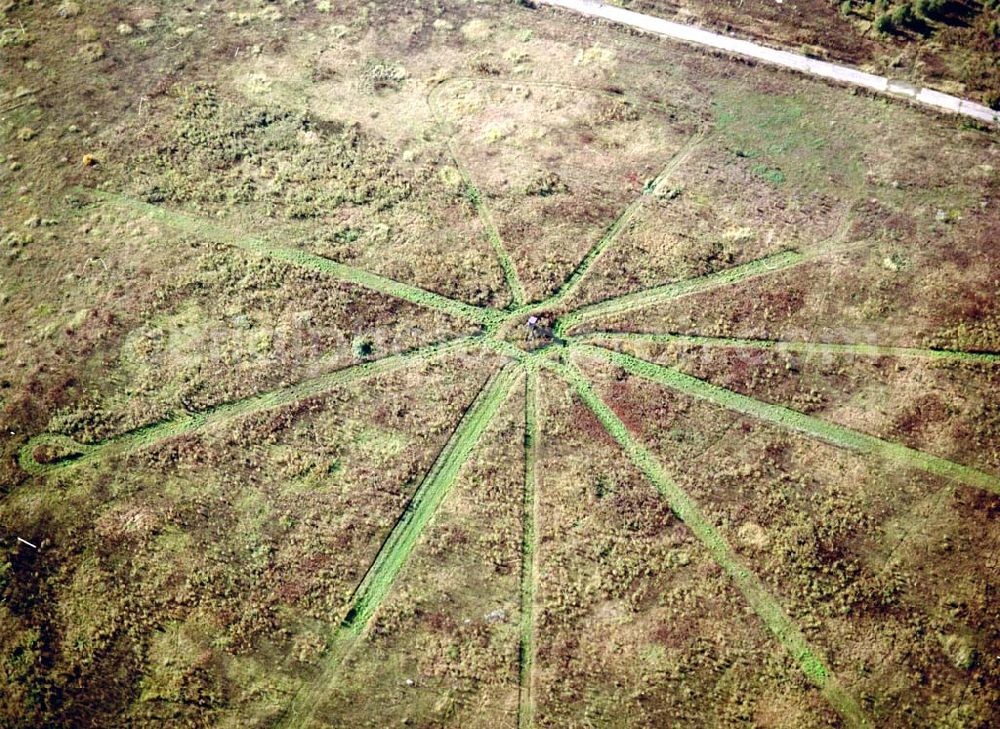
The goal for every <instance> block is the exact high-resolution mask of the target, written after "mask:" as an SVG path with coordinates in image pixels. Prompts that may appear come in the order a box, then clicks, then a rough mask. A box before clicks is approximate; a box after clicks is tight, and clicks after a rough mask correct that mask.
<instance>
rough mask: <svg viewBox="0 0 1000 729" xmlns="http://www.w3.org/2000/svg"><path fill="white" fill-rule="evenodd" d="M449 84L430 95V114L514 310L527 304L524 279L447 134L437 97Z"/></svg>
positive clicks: (440, 86)
mask: <svg viewBox="0 0 1000 729" xmlns="http://www.w3.org/2000/svg"><path fill="white" fill-rule="evenodd" d="M446 84H447V82H444V83H441V84H438V85H437V86H435V87H434V88H433V89H431V90H430V92H429V93H428V94H427V106H428V107H430V110H431V113H432V114H433V115H434V118H435V120H436V121H437V124H438V128H439V129H440V131H441V133H442V134H443V135H444V137H445V144H446V145H447V146H448V154H449V155H450V156H451V159H452V161H453V162H454V163H455V167H456V168H457V169H458V172H459V174H461V175H462V182H463V184H464V185H465V193H466V197H467V198H468V200H469V202H471V203H472V206H473V207H474V208H475V209H476V214H477V215H479V219H480V220H482V221H483V226H484V227H485V228H486V235H487V237H488V238H489V240H490V245H491V246H493V251H494V253H495V254H496V257H497V260H498V261H499V262H500V267H501V268H502V269H503V277H504V280H505V281H506V282H507V288H508V289H510V294H511V297H512V299H513V303H514V306H521V305H522V304H524V302H525V299H526V294H525V292H524V286H523V284H522V283H521V279H520V278H519V277H518V275H517V268H516V267H515V266H514V261H513V259H511V257H510V254H509V253H508V252H507V249H506V248H505V247H504V244H503V239H502V238H501V237H500V231H499V230H497V226H496V224H495V223H494V222H493V214H492V212H490V208H489V205H487V204H486V201H485V200H484V199H483V194H482V192H481V191H480V190H479V188H478V187H476V185H475V183H473V181H472V175H470V174H469V171H468V170H467V169H466V168H465V165H463V164H462V162H461V160H460V159H459V157H458V153H457V152H456V150H455V145H454V143H453V141H452V138H451V135H450V134H448V132H447V127H446V124H447V120H446V119H445V118H444V114H443V113H441V110H440V108H439V107H438V104H437V95H438V93H439V92H440V91H441V89H443V88H444V87H445V85H446Z"/></svg>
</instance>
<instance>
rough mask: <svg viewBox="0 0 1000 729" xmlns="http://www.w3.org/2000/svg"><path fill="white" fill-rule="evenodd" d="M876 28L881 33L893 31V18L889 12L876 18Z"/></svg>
mask: <svg viewBox="0 0 1000 729" xmlns="http://www.w3.org/2000/svg"><path fill="white" fill-rule="evenodd" d="M874 27H875V30H876V31H877V32H879V33H891V32H892V18H890V17H889V14H888V13H882V14H881V15H880V16H878V17H877V18H875V26H874Z"/></svg>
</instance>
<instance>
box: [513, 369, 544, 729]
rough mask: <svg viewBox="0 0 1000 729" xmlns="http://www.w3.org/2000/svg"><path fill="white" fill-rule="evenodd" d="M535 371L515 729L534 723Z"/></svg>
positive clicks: (527, 390)
mask: <svg viewBox="0 0 1000 729" xmlns="http://www.w3.org/2000/svg"><path fill="white" fill-rule="evenodd" d="M538 437H539V435H538V369H537V367H535V366H534V364H533V363H532V364H531V365H529V366H527V367H525V378H524V489H523V493H522V517H521V520H522V521H521V525H522V541H521V620H520V642H519V645H518V685H519V693H520V696H519V700H518V708H517V726H518V729H529V727H531V726H532V725H533V723H534V721H533V720H534V699H533V691H532V671H531V669H532V666H533V664H534V660H535V580H536V579H537V575H538V553H537V548H538V536H537V529H538V502H537V497H536V490H537V484H538V480H537V477H538V474H537V464H538Z"/></svg>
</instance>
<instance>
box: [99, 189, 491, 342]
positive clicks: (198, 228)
mask: <svg viewBox="0 0 1000 729" xmlns="http://www.w3.org/2000/svg"><path fill="white" fill-rule="evenodd" d="M81 192H85V193H87V194H89V195H91V196H93V197H95V198H97V199H99V200H103V201H105V202H109V203H113V204H115V205H118V206H120V207H124V208H128V209H131V210H135V211H136V212H138V213H141V214H142V215H145V216H147V217H149V218H152V219H154V220H159V221H160V222H162V223H164V224H165V225H168V226H170V227H171V228H175V229H177V230H181V231H184V232H186V233H194V234H196V235H199V236H202V237H204V238H207V239H209V240H214V241H216V242H218V243H224V244H226V245H231V246H233V247H235V248H240V249H242V250H245V251H249V252H251V253H255V254H257V255H260V256H264V257H266V258H270V259H272V260H275V261H281V262H283V263H290V264H292V265H294V266H299V267H301V268H306V269H310V270H312V271H319V272H320V273H324V274H327V275H329V276H331V277H333V278H335V279H337V280H338V281H343V282H345V283H350V284H355V285H356V286H361V287H364V288H366V289H371V290H372V291H377V292H379V293H381V294H386V295H388V296H393V297H395V298H397V299H404V300H405V301H409V302H411V303H413V304H417V305H419V306H425V307H429V308H432V309H438V310H440V311H443V312H446V313H448V314H452V315H454V316H457V317H461V318H463V319H468V320H470V321H474V322H477V323H479V324H484V325H490V324H492V323H494V322H497V321H499V319H500V318H501V315H500V313H499V312H497V311H495V310H492V309H486V308H482V307H478V306H472V305H471V304H466V303H465V302H463V301H458V300H456V299H452V298H449V297H447V296H442V295H441V294H436V293H434V292H433V291H427V290H426V289H422V288H420V287H418V286H413V285H412V284H407V283H403V282H401V281H395V280H393V279H391V278H386V277H385V276H379V275H378V274H376V273H371V272H369V271H365V270H363V269H360V268H354V267H353V266H348V265H345V264H343V263H337V262H336V261H333V260H331V259H329V258H324V257H323V256H317V255H316V254H314V253H308V252H306V251H302V250H298V249H296V248H285V247H282V246H276V245H272V244H270V243H268V242H267V241H263V240H260V239H257V238H247V237H243V236H240V235H237V234H235V233H233V232H231V231H229V230H226V229H224V228H221V227H219V226H218V225H215V224H213V223H212V222H210V221H208V220H205V219H204V218H199V217H196V216H193V215H187V214H185V213H178V212H175V211H172V210H167V209H166V208H163V207H161V206H159V205H151V204H150V203H145V202H142V201H140V200H135V199H134V198H130V197H126V196H124V195H118V194H115V193H110V192H105V191H103V190H95V189H91V188H86V189H82V190H81Z"/></svg>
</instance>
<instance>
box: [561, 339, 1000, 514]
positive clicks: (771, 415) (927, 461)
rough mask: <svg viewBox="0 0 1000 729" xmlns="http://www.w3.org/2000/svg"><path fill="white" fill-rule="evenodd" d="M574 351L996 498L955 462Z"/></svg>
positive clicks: (633, 362) (670, 371)
mask: <svg viewBox="0 0 1000 729" xmlns="http://www.w3.org/2000/svg"><path fill="white" fill-rule="evenodd" d="M575 349H576V350H577V351H580V352H585V353H587V354H591V355H594V356H596V357H600V358H602V359H604V360H606V361H608V362H611V363H613V364H616V365H618V366H619V367H622V368H623V369H625V370H626V371H628V372H630V373H632V374H634V375H638V376H639V377H643V378H645V379H647V380H651V381H652V382H657V383H659V384H661V385H665V386H666V387H669V388H672V389H674V390H678V391H680V392H683V393H685V394H687V395H691V396H693V397H697V398H700V399H703V400H708V401H709V402H713V403H715V404H717V405H721V406H722V407H725V408H728V409H729V410H734V411H736V412H738V413H742V414H744V415H749V416H752V417H754V418H758V419H760V420H765V421H767V422H769V423H774V424H775V425H778V426H780V427H782V428H785V429H786V430H792V431H795V432H798V433H803V434H805V435H808V436H810V437H812V438H816V439H818V440H821V441H824V442H826V443H830V444H832V445H835V446H840V447H841V448H847V449H849V450H853V451H858V452H860V453H870V454H873V455H877V456H880V457H882V458H885V459H887V460H889V461H893V462H895V463H899V464H901V465H904V466H909V467H913V468H919V469H921V470H923V471H926V472H928V473H932V474H934V475H936V476H942V477H944V478H950V479H953V480H955V481H957V482H959V483H963V484H966V485H968V486H975V487H977V488H981V489H984V490H986V491H991V492H993V493H995V494H1000V478H998V477H997V476H994V475H992V474H989V473H985V472H983V471H979V470H977V469H975V468H971V467H969V466H963V465H961V464H960V463H955V462H954V461H949V460H947V459H945V458H940V457H938V456H933V455H931V454H929V453H924V452H923V451H918V450H916V449H914V448H908V447H907V446H904V445H902V444H900V443H894V442H892V441H887V440H882V439H881V438H876V437H875V436H872V435H868V434H867V433H861V432H859V431H856V430H852V429H851V428H846V427H844V426H842V425H835V424H833V423H830V422H828V421H826V420H821V419H820V418H815V417H813V416H811V415H806V414H805V413H801V412H799V411H798V410H792V409H791V408H786V407H784V406H783V405H774V404H772V403H769V402H765V401H763V400H757V399H756V398H752V397H748V396H747V395H741V394H740V393H738V392H733V391H732V390H729V389H726V388H724V387H720V386H718V385H713V384H711V383H709V382H706V381H705V380H700V379H698V378H697V377H692V376H691V375H686V374H684V373H683V372H680V371H679V370H676V369H674V368H672V367H663V366H662V365H657V364H653V363H652V362H646V361H644V360H641V359H637V358H636V357H632V356H630V355H627V354H622V353H620V352H613V351H611V350H608V349H604V348H603V347H593V346H590V345H577V346H576V347H575Z"/></svg>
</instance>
